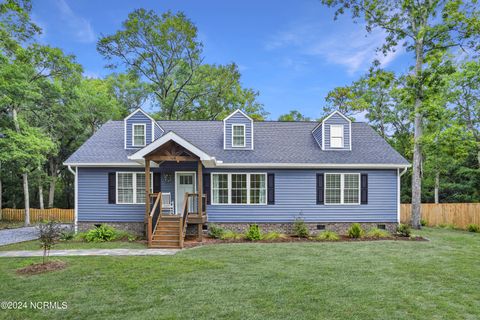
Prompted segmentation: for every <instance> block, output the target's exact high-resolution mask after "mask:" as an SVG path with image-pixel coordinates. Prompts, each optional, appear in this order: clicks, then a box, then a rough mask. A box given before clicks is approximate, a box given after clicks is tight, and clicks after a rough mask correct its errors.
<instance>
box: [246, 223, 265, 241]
mask: <svg viewBox="0 0 480 320" xmlns="http://www.w3.org/2000/svg"><path fill="white" fill-rule="evenodd" d="M245 238H246V239H247V240H250V241H258V240H261V239H262V233H261V232H260V227H259V226H258V225H257V224H251V225H250V227H248V231H247V233H246V234H245Z"/></svg>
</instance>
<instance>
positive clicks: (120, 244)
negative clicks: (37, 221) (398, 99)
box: [0, 240, 146, 263]
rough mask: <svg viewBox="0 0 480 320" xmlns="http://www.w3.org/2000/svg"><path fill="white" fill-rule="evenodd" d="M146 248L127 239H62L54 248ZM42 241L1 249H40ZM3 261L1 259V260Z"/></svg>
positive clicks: (140, 243)
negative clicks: (109, 240)
mask: <svg viewBox="0 0 480 320" xmlns="http://www.w3.org/2000/svg"><path fill="white" fill-rule="evenodd" d="M119 248H122V249H145V248H146V245H145V243H143V242H137V241H134V242H127V241H112V242H84V241H60V242H59V243H57V244H56V245H54V246H53V248H52V250H61V249H119ZM40 249H41V248H40V243H39V242H38V240H32V241H25V242H19V243H14V244H8V245H6V246H0V251H12V250H40ZM0 263H1V261H0Z"/></svg>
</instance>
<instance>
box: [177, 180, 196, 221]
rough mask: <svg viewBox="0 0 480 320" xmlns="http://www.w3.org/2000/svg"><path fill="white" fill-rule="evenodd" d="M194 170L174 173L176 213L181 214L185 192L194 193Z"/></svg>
mask: <svg viewBox="0 0 480 320" xmlns="http://www.w3.org/2000/svg"><path fill="white" fill-rule="evenodd" d="M195 185H196V181H195V172H176V173H175V208H176V213H177V214H182V210H183V204H184V202H185V193H195Z"/></svg>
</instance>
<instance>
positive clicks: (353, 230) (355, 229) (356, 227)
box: [347, 223, 365, 239]
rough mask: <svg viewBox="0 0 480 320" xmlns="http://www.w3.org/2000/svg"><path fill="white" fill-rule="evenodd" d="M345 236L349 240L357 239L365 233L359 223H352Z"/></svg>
mask: <svg viewBox="0 0 480 320" xmlns="http://www.w3.org/2000/svg"><path fill="white" fill-rule="evenodd" d="M347 234H348V236H349V237H350V238H354V239H358V238H361V237H363V235H364V234H365V231H364V230H363V229H362V227H361V226H360V224H359V223H354V224H352V225H351V226H350V228H349V229H348V232H347Z"/></svg>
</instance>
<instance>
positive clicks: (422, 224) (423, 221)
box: [420, 219, 428, 227]
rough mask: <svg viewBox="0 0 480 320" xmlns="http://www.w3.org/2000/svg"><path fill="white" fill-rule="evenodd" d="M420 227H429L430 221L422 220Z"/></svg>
mask: <svg viewBox="0 0 480 320" xmlns="http://www.w3.org/2000/svg"><path fill="white" fill-rule="evenodd" d="M420 225H421V226H422V227H426V226H428V221H427V220H425V219H421V220H420Z"/></svg>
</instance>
